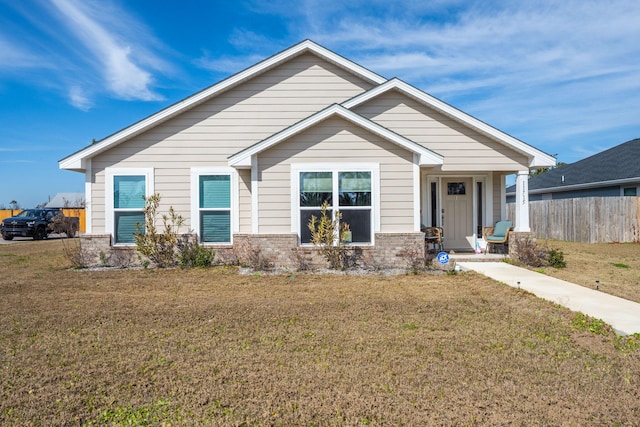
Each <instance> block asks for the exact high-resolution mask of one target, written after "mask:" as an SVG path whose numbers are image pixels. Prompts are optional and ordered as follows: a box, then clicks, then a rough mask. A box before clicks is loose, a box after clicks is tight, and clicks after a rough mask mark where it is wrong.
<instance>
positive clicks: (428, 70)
mask: <svg viewBox="0 0 640 427" xmlns="http://www.w3.org/2000/svg"><path fill="white" fill-rule="evenodd" d="M253 4H254V10H255V11H260V12H261V13H266V14H276V13H277V14H281V15H282V16H284V17H287V19H288V20H289V28H290V36H291V40H294V41H297V40H300V39H302V38H312V39H314V40H316V41H318V42H320V43H322V44H324V45H325V46H327V47H329V48H331V49H333V50H335V51H336V52H339V53H341V54H343V55H345V56H347V57H349V58H351V59H354V60H355V61H356V62H359V63H361V64H363V65H365V66H367V67H368V68H370V69H372V70H374V71H376V72H378V73H380V74H382V75H385V76H387V77H400V78H402V79H404V80H406V81H408V82H409V83H412V84H414V85H416V86H418V87H420V88H422V89H424V90H426V91H427V92H429V93H431V94H433V95H435V96H438V97H440V98H441V99H443V100H445V101H447V102H450V103H452V104H454V105H455V106H457V107H459V108H461V109H463V110H465V111H467V112H471V113H472V114H474V115H476V116H478V118H481V119H483V120H485V121H487V122H489V123H492V124H495V125H496V126H498V127H500V128H501V129H503V130H507V131H508V132H510V133H514V134H515V135H516V136H518V137H520V138H523V139H526V140H527V141H528V142H530V143H532V144H534V145H536V146H539V147H541V148H543V149H546V150H547V151H550V152H551V151H554V147H555V145H557V144H564V143H566V142H567V141H570V140H577V139H580V138H585V137H587V136H589V137H591V138H596V137H600V138H603V139H605V140H607V139H609V140H608V141H607V143H608V144H609V145H611V144H614V143H620V142H622V141H620V140H617V141H616V140H615V139H614V138H616V137H617V135H613V134H610V133H609V132H610V130H611V129H620V128H624V127H633V126H635V128H636V129H638V126H639V124H638V117H637V105H638V103H639V102H640V79H639V78H638V76H640V43H638V42H637V41H638V40H640V26H638V24H637V17H638V16H640V2H638V1H635V0H612V1H609V2H600V1H590V0H565V1H562V2H555V1H547V0H544V1H536V2H513V1H508V0H496V1H492V2H485V1H464V2H463V1H460V0H440V1H437V2H425V1H419V0H415V1H407V2H402V5H400V4H399V2H388V1H380V0H368V1H366V2H365V1H360V0H354V1H353V2H348V3H344V4H338V3H337V2H336V3H335V4H333V3H332V4H327V2H321V1H320V0H306V1H303V2H300V6H299V7H295V8H294V7H291V5H290V4H288V6H284V5H283V4H282V3H280V2H276V3H271V2H267V1H266V0H254V1H253ZM238 34H239V35H242V33H238ZM235 43H236V44H238V45H240V42H239V41H238V40H237V37H236V40H235ZM287 43H290V40H287ZM532 122H535V123H537V125H535V126H532ZM536 128H537V130H536ZM580 154H581V153H580V152H579V151H578V150H577V149H576V150H574V152H573V153H570V154H569V156H575V157H577V156H579V155H580ZM561 160H562V159H561ZM571 160H573V159H571Z"/></svg>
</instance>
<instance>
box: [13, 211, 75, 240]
mask: <svg viewBox="0 0 640 427" xmlns="http://www.w3.org/2000/svg"><path fill="white" fill-rule="evenodd" d="M79 223H80V220H79V218H77V217H67V216H64V213H63V212H62V209H57V208H56V209H54V208H49V209H47V208H44V209H25V210H23V211H22V212H20V213H19V214H18V215H16V216H13V217H11V218H5V219H4V220H2V238H3V239H4V240H12V239H13V238H14V237H33V240H42V239H45V238H47V237H48V236H49V234H51V233H65V234H66V235H67V236H68V237H73V236H75V235H76V233H77V231H78V229H79Z"/></svg>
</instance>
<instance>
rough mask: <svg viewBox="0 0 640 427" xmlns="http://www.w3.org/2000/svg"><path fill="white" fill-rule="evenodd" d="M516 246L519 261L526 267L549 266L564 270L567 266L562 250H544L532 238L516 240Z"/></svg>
mask: <svg viewBox="0 0 640 427" xmlns="http://www.w3.org/2000/svg"><path fill="white" fill-rule="evenodd" d="M514 244H515V246H516V247H515V253H516V254H517V258H518V261H519V262H521V263H522V264H524V265H527V266H529V267H534V268H540V267H547V266H551V267H554V268H564V267H566V266H567V263H566V262H565V260H564V253H563V252H562V251H561V250H558V249H548V248H546V247H544V248H542V247H540V246H538V244H537V243H536V242H535V240H533V239H530V238H527V239H523V240H516V241H515V242H514Z"/></svg>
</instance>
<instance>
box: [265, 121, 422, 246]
mask: <svg viewBox="0 0 640 427" xmlns="http://www.w3.org/2000/svg"><path fill="white" fill-rule="evenodd" d="M295 163H330V164H331V165H334V166H336V165H339V164H340V163H378V164H379V165H380V229H381V232H383V233H384V232H387V233H391V232H410V231H413V154H412V153H410V152H408V151H407V150H405V149H403V148H400V147H398V146H397V145H395V144H393V143H391V142H388V141H387V140H385V139H383V138H380V137H378V136H377V135H374V134H372V133H370V132H368V131H365V130H362V129H360V128H358V127H356V126H355V125H353V124H351V123H350V122H348V121H346V120H344V119H341V118H329V119H327V120H325V121H324V122H321V123H319V124H317V125H316V126H314V127H313V128H311V129H308V130H307V131H305V132H303V133H301V134H298V135H296V136H294V137H292V138H290V139H289V140H287V141H284V142H282V143H280V144H278V145H276V146H275V147H272V148H270V149H268V150H266V151H265V152H263V153H261V154H260V155H259V158H258V168H259V171H260V176H261V180H260V183H259V191H258V197H259V209H260V223H259V227H260V233H264V234H268V233H289V232H291V218H290V213H291V201H292V198H291V165H292V164H295ZM345 170H348V169H345ZM294 197H296V196H294Z"/></svg>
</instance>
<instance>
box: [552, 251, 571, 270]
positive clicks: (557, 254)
mask: <svg viewBox="0 0 640 427" xmlns="http://www.w3.org/2000/svg"><path fill="white" fill-rule="evenodd" d="M549 265H550V266H551V267H553V268H565V267H566V266H567V263H566V261H565V260H564V252H562V251H561V250H559V249H551V250H549Z"/></svg>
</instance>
